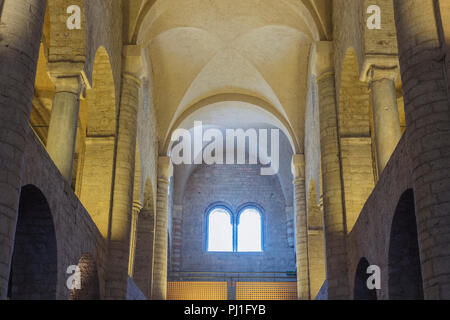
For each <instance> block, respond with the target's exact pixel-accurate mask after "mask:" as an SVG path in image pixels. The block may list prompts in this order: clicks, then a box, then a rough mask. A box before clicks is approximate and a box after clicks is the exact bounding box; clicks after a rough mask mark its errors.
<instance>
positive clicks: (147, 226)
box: [133, 208, 155, 300]
mask: <svg viewBox="0 0 450 320" xmlns="http://www.w3.org/2000/svg"><path fill="white" fill-rule="evenodd" d="M154 238H155V213H154V210H153V208H152V209H151V210H148V209H147V208H144V209H143V210H142V211H141V213H140V214H139V224H138V226H137V239H136V252H137V254H136V255H135V258H134V261H135V262H134V272H133V280H134V282H135V283H136V284H137V285H138V287H139V288H140V289H141V290H142V292H143V293H144V294H145V296H146V297H147V298H148V299H150V300H151V299H152V283H153V261H154V254H153V250H154V243H155V241H154Z"/></svg>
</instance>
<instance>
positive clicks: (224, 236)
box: [207, 206, 263, 252]
mask: <svg viewBox="0 0 450 320" xmlns="http://www.w3.org/2000/svg"><path fill="white" fill-rule="evenodd" d="M262 230H263V228H262V213H261V210H260V209H258V208H257V207H256V206H245V207H243V208H242V209H241V210H239V212H238V214H237V215H233V213H232V212H231V211H230V210H229V209H227V208H226V207H224V206H215V207H213V208H211V209H210V210H209V211H208V214H207V251H209V252H262V251H263V233H262Z"/></svg>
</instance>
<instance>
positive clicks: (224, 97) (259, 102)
mask: <svg viewBox="0 0 450 320" xmlns="http://www.w3.org/2000/svg"><path fill="white" fill-rule="evenodd" d="M227 101H233V102H242V103H246V104H249V105H253V106H255V107H256V108H259V109H261V110H264V111H266V112H268V113H270V114H271V116H273V117H274V121H273V122H274V123H273V125H274V126H275V127H279V128H280V129H281V130H283V132H284V133H285V134H286V137H288V139H289V142H290V143H291V147H292V150H293V153H294V154H296V153H302V151H301V145H300V144H299V143H298V141H297V138H296V135H295V134H294V130H293V129H292V127H291V125H290V123H289V122H288V121H287V120H286V118H285V117H284V115H283V114H281V112H279V111H278V110H277V109H276V108H275V107H274V106H273V105H272V104H271V103H269V102H267V101H265V100H263V99H261V98H259V97H256V96H253V95H250V94H244V93H221V94H216V95H213V96H209V97H207V98H204V99H202V100H200V101H198V102H196V103H194V104H193V105H192V106H190V107H189V108H187V109H186V110H185V111H184V112H182V113H181V115H180V116H179V117H178V118H177V119H176V120H175V121H174V122H173V124H172V126H171V127H170V129H169V131H168V132H167V135H166V137H165V142H164V146H163V149H162V152H163V153H169V150H170V146H171V141H170V139H171V136H172V133H173V132H174V131H175V130H176V129H177V128H179V127H180V125H181V124H182V123H183V121H184V120H186V118H187V117H189V116H190V115H192V114H193V113H194V112H198V111H199V110H200V109H203V108H206V107H209V106H211V105H214V104H216V103H220V102H227Z"/></svg>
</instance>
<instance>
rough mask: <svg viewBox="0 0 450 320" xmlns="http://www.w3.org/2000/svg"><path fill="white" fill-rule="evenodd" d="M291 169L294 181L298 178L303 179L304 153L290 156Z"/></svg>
mask: <svg viewBox="0 0 450 320" xmlns="http://www.w3.org/2000/svg"><path fill="white" fill-rule="evenodd" d="M291 171H292V175H293V176H294V182H295V180H298V179H305V155H304V154H294V155H293V156H292V163H291Z"/></svg>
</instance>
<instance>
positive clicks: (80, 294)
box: [70, 253, 100, 300]
mask: <svg viewBox="0 0 450 320" xmlns="http://www.w3.org/2000/svg"><path fill="white" fill-rule="evenodd" d="M77 266H78V268H80V276H81V288H80V289H76V288H74V289H72V291H71V292H70V300H100V287H99V279H98V271H97V264H96V262H95V259H94V257H93V256H92V255H91V254H90V253H85V254H83V255H82V256H81V258H80V260H79V261H78V265H77Z"/></svg>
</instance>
